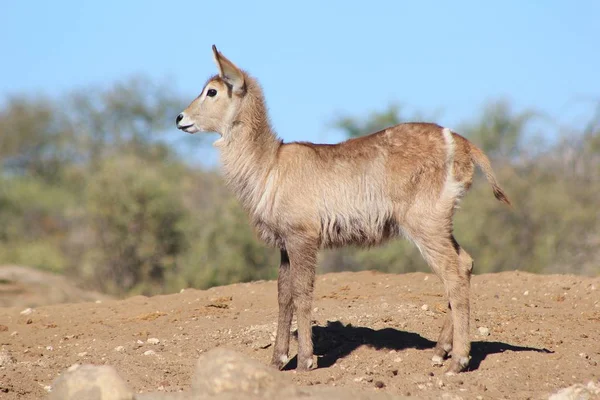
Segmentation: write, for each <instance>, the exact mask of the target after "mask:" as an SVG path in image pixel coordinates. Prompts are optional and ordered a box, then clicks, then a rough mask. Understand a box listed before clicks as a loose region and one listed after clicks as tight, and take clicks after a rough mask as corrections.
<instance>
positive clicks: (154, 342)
mask: <svg viewBox="0 0 600 400" xmlns="http://www.w3.org/2000/svg"><path fill="white" fill-rule="evenodd" d="M146 343H149V344H159V343H160V340H158V339H157V338H149V339H148V340H146Z"/></svg>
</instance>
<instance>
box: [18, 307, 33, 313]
mask: <svg viewBox="0 0 600 400" xmlns="http://www.w3.org/2000/svg"><path fill="white" fill-rule="evenodd" d="M32 312H33V310H32V309H31V308H26V309H24V310H23V311H21V315H30V314H31V313H32Z"/></svg>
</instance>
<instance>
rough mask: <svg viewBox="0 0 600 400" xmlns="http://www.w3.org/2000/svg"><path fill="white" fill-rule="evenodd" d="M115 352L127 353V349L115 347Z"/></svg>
mask: <svg viewBox="0 0 600 400" xmlns="http://www.w3.org/2000/svg"><path fill="white" fill-rule="evenodd" d="M115 351H118V352H119V353H121V352H123V351H125V347H123V346H117V347H115Z"/></svg>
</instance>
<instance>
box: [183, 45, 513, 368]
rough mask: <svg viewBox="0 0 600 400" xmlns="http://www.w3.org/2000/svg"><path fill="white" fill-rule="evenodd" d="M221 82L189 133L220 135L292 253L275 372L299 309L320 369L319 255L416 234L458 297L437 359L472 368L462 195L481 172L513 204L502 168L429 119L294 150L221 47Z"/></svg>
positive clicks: (258, 216) (205, 94) (217, 56)
mask: <svg viewBox="0 0 600 400" xmlns="http://www.w3.org/2000/svg"><path fill="white" fill-rule="evenodd" d="M212 50H213V55H214V60H215V63H216V64H217V68H218V72H219V73H218V75H215V76H213V77H212V78H210V79H209V80H208V82H207V83H206V85H205V86H204V89H202V92H201V93H200V95H199V96H198V97H197V98H196V99H195V100H194V101H192V103H191V104H190V105H189V106H188V108H186V109H185V110H184V111H183V112H182V113H181V114H179V115H178V116H177V128H179V129H181V130H183V131H185V132H188V133H196V132H216V133H219V134H220V136H221V137H220V138H219V139H218V140H217V141H216V142H215V143H214V145H215V146H216V147H217V148H218V149H219V151H220V156H221V161H222V164H223V172H224V177H225V180H226V182H227V185H228V186H229V187H230V189H231V190H233V192H235V194H236V195H237V197H238V198H239V200H240V201H241V203H242V205H243V207H244V209H245V210H246V212H247V213H248V215H249V217H250V219H251V222H252V225H253V226H254V228H255V230H256V232H257V234H258V236H259V237H260V238H262V239H263V240H264V241H265V242H266V243H268V244H269V245H272V246H275V247H277V248H279V249H280V251H281V264H280V266H279V278H278V282H277V283H278V285H277V286H278V300H279V318H278V324H277V337H276V340H275V346H274V352H273V358H272V364H273V365H275V366H276V367H278V368H283V367H284V366H285V365H286V363H287V362H288V350H289V341H290V326H291V321H292V314H293V311H294V310H295V311H296V318H297V322H298V369H299V370H308V369H311V368H312V366H313V343H312V328H311V309H312V307H311V303H312V298H313V288H314V281H315V268H316V262H317V252H318V250H319V249H321V248H333V247H340V246H345V245H349V244H355V245H362V246H374V245H377V244H380V243H382V242H384V241H385V240H387V239H390V238H393V237H396V236H404V237H406V238H408V239H410V240H411V241H413V242H414V243H415V244H416V245H417V246H418V248H419V250H420V252H421V254H422V255H423V257H424V258H425V260H426V261H427V263H428V264H429V266H430V267H431V269H432V270H433V271H434V272H435V273H436V274H437V276H439V278H440V279H441V280H442V282H443V284H444V288H445V290H446V295H447V297H448V301H449V304H448V307H449V312H448V313H447V317H446V319H445V321H444V323H443V327H442V331H441V333H440V336H439V339H438V342H437V345H436V347H435V349H434V351H433V359H432V361H433V363H434V364H437V365H441V364H442V362H443V360H444V359H445V358H446V357H448V356H449V355H450V352H451V354H452V358H451V362H450V363H449V366H448V369H447V372H448V373H457V372H460V371H463V370H464V369H465V368H466V367H467V366H468V363H469V351H470V342H469V285H470V277H471V271H472V268H473V259H472V258H471V256H469V254H468V253H467V252H466V251H465V250H464V249H463V248H462V247H460V245H459V244H458V242H457V241H456V240H455V238H454V236H453V234H452V217H453V214H454V209H455V207H456V205H457V202H458V201H459V199H460V198H461V197H462V196H463V195H464V194H465V192H466V191H467V190H468V189H469V187H470V186H471V183H472V180H473V172H474V166H475V165H477V166H479V167H480V168H481V169H482V170H483V172H484V174H485V176H486V178H487V180H488V181H489V182H490V184H491V186H492V189H493V192H494V195H495V196H496V198H497V199H498V200H500V201H503V202H504V203H507V204H510V202H509V200H508V198H507V197H506V195H505V194H504V192H503V191H502V189H501V188H500V186H499V185H498V183H497V182H496V178H495V177H494V173H493V171H492V168H491V166H490V162H489V160H488V158H487V157H486V156H485V154H484V153H483V152H482V151H481V150H480V149H479V148H477V147H476V146H475V145H474V144H473V143H471V142H469V141H468V140H467V139H465V138H464V137H462V136H460V135H458V134H457V133H455V132H453V131H451V130H450V129H448V128H442V127H440V126H438V125H435V124H429V123H406V124H400V125H397V126H394V127H390V128H387V129H384V130H382V131H380V132H377V133H373V134H370V135H367V136H364V137H360V138H356V139H350V140H347V141H345V142H342V143H339V144H335V145H322V144H313V143H307V142H293V143H283V141H282V140H280V139H279V138H278V137H277V135H276V134H275V132H274V131H273V129H272V128H271V125H270V122H269V117H268V115H267V108H266V105H265V99H264V96H263V92H262V90H261V88H260V86H259V84H258V82H257V81H256V80H255V79H254V78H252V77H251V76H250V75H248V74H247V73H246V72H244V71H242V70H240V69H239V68H238V67H236V66H235V65H234V64H233V63H232V62H231V61H229V60H228V59H227V58H225V57H224V56H223V55H222V54H221V53H220V52H219V51H218V50H217V49H216V47H215V46H213V48H212Z"/></svg>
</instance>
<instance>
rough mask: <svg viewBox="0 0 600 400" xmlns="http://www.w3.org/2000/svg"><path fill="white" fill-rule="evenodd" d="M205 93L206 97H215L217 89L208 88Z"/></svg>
mask: <svg viewBox="0 0 600 400" xmlns="http://www.w3.org/2000/svg"><path fill="white" fill-rule="evenodd" d="M206 95H207V96H208V97H215V96H216V95H217V91H216V90H215V89H208V92H206Z"/></svg>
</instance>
